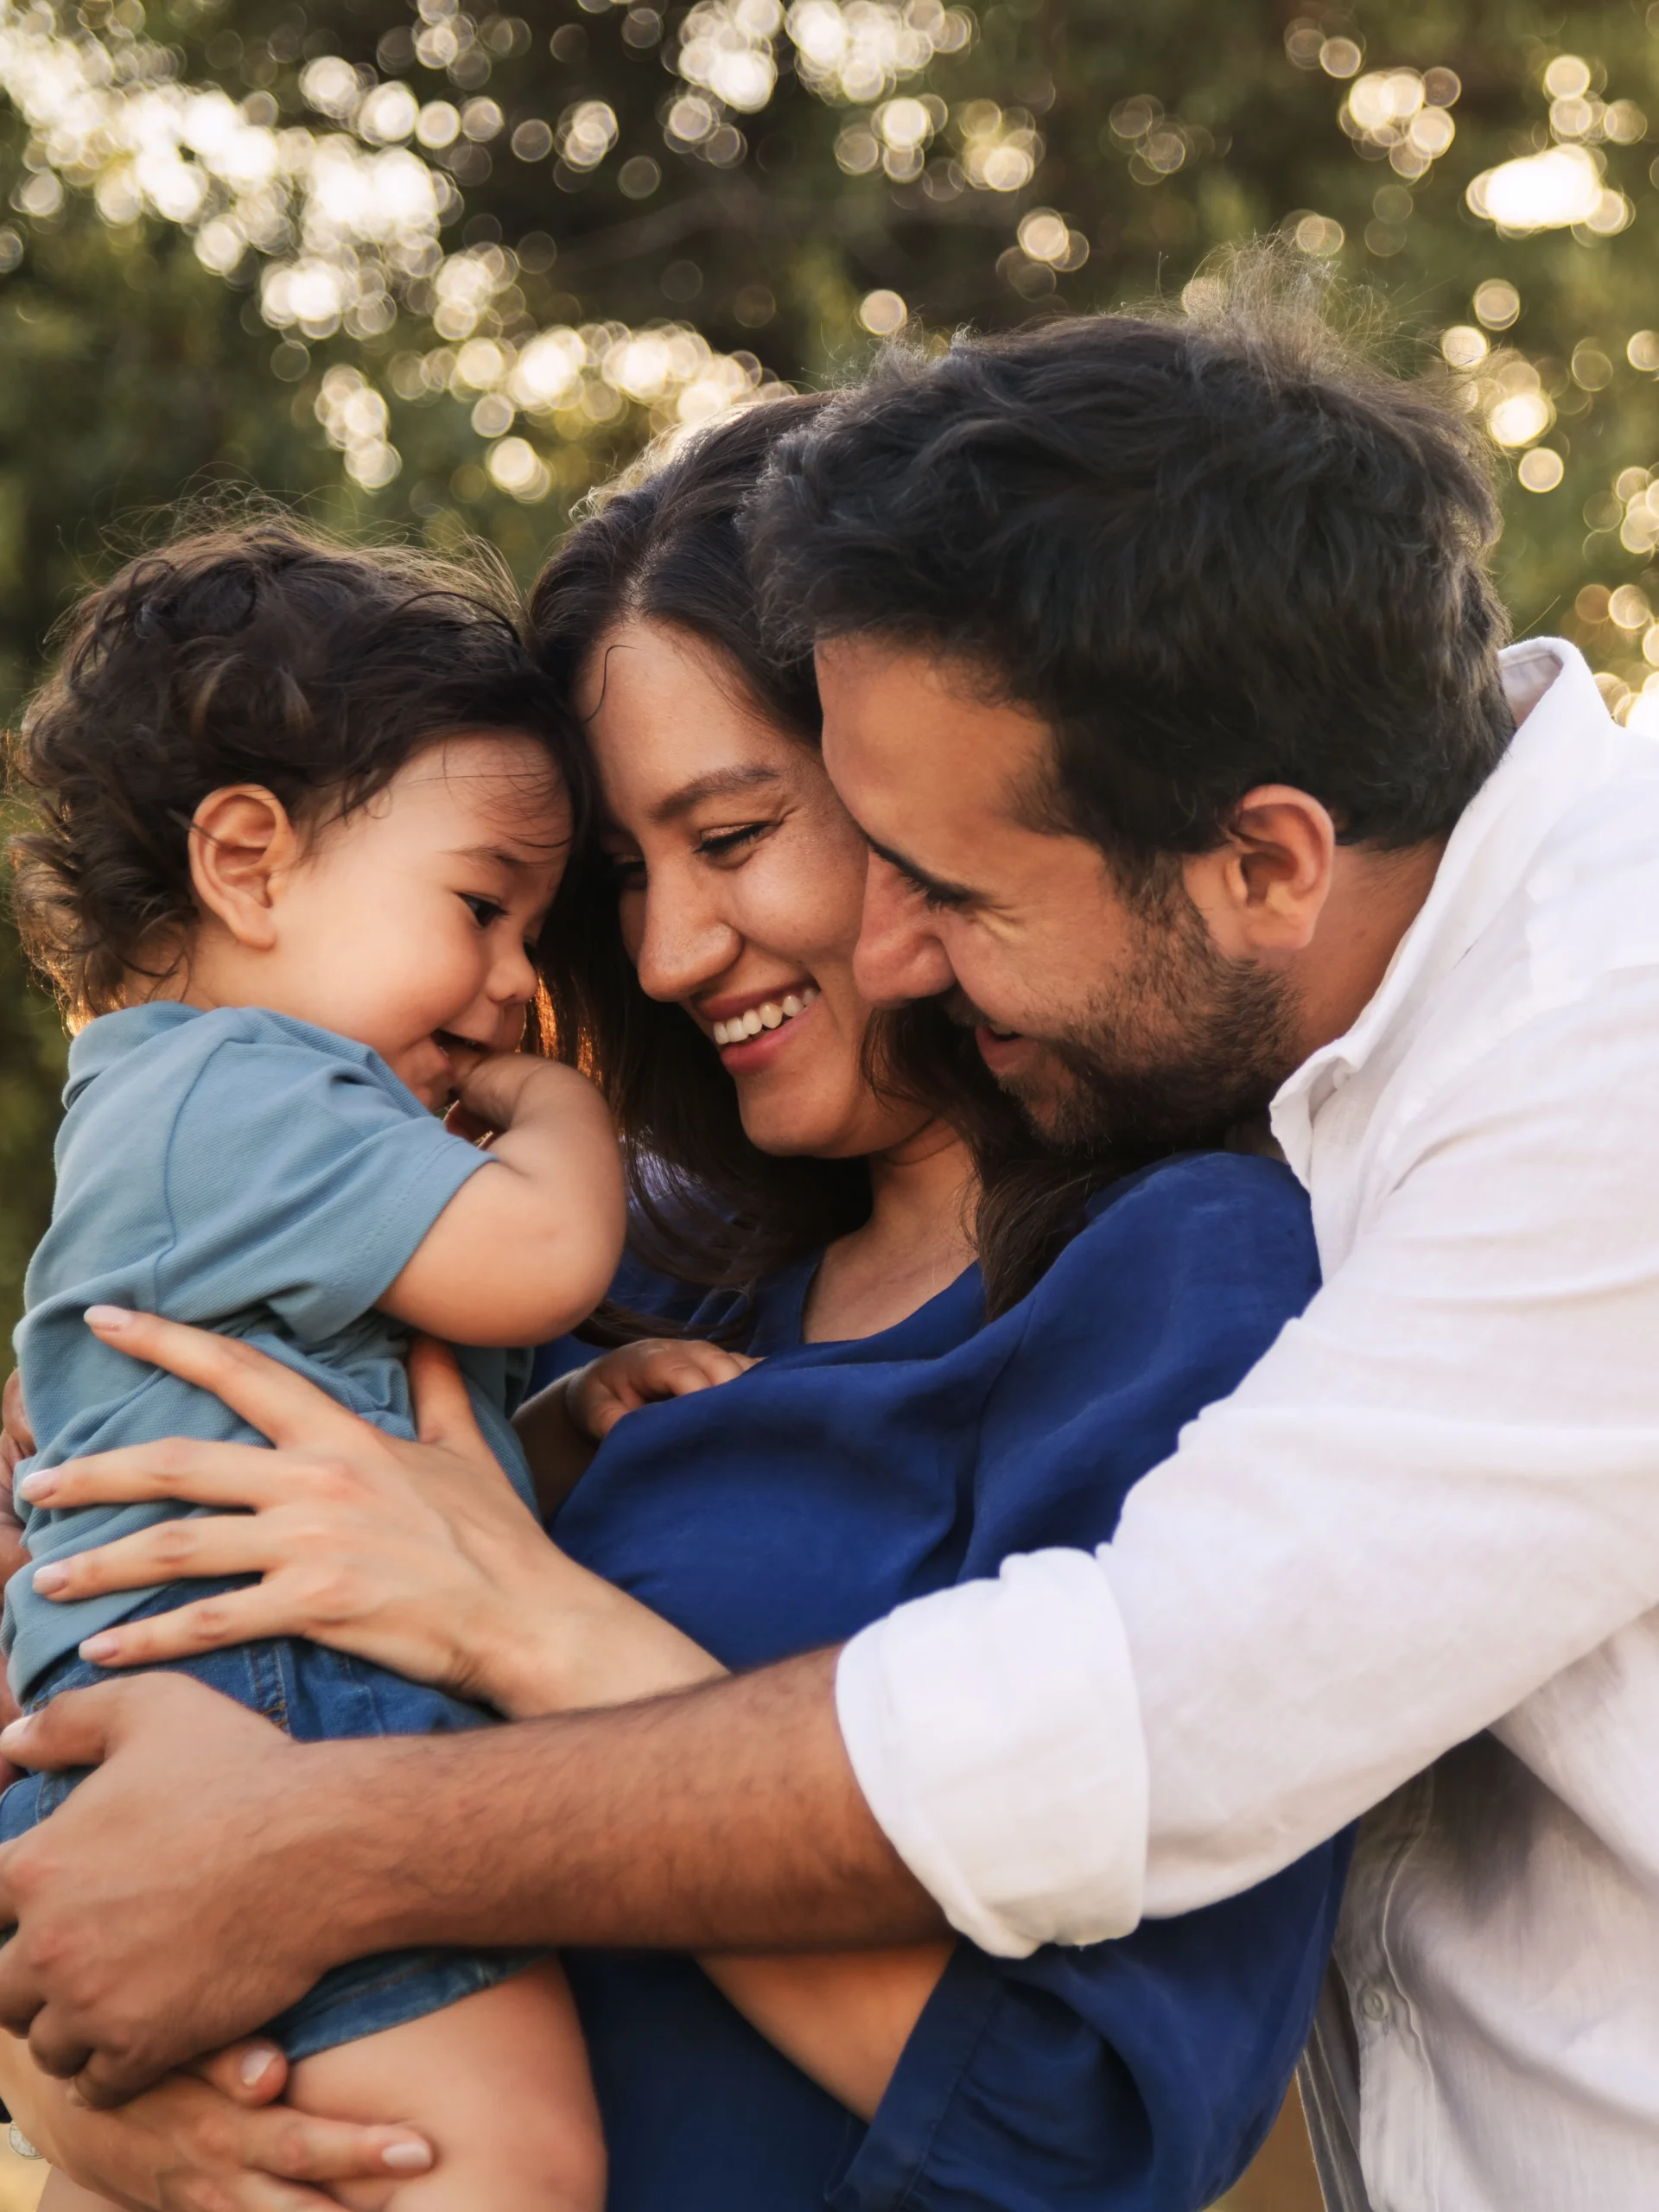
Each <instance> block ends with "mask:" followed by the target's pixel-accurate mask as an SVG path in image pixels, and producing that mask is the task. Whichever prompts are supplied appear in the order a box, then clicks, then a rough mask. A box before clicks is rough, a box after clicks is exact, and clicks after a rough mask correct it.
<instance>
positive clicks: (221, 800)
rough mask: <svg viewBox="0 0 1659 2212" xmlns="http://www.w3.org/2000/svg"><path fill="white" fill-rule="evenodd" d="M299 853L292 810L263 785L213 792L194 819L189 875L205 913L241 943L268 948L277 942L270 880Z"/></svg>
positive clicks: (253, 948) (228, 786)
mask: <svg viewBox="0 0 1659 2212" xmlns="http://www.w3.org/2000/svg"><path fill="white" fill-rule="evenodd" d="M298 856H299V839H298V837H297V836H296V833H295V829H294V825H293V823H292V822H290V821H289V815H288V809H287V808H286V807H285V806H284V805H283V803H282V801H281V799H279V798H277V795H276V793H275V792H274V791H267V790H266V789H265V787H264V785H263V784H226V785H225V786H224V788H223V789H222V790H220V791H209V792H208V794H207V798H205V799H203V801H202V802H201V804H200V806H199V807H198V808H197V809H196V810H195V813H194V816H193V817H191V822H190V880H191V883H192V885H193V886H194V890H195V894H196V897H197V899H198V900H199V901H200V905H201V906H202V909H203V911H204V912H207V913H209V914H212V915H213V916H215V917H216V918H217V919H218V920H219V921H220V922H222V923H223V924H224V925H225V927H226V929H227V930H229V931H230V932H231V934H232V937H234V938H236V940H237V942H238V944H245V945H246V946H247V947H248V948H249V950H251V951H256V952H267V951H269V950H270V947H271V945H272V944H274V943H275V941H276V918H275V916H274V914H273V912H272V885H273V881H274V880H275V878H276V877H277V875H278V874H280V873H281V872H282V871H283V869H284V868H291V867H292V866H293V864H294V862H295V861H296V859H297V858H298Z"/></svg>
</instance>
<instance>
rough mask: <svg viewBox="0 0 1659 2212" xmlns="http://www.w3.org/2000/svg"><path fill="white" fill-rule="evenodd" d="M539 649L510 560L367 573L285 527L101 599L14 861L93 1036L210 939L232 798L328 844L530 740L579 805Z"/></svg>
mask: <svg viewBox="0 0 1659 2212" xmlns="http://www.w3.org/2000/svg"><path fill="white" fill-rule="evenodd" d="M526 639H527V631H526V627H525V622H524V612H523V607H522V602H521V601H520V598H519V594H518V591H517V588H516V587H515V586H514V585H513V584H512V581H511V580H510V578H509V577H508V576H507V575H506V572H505V569H501V568H499V566H498V565H496V564H495V563H493V562H492V561H491V560H490V559H489V558H488V557H487V556H480V558H478V559H477V560H475V561H472V562H468V563H465V564H462V563H459V562H454V561H448V560H442V559H439V558H437V557H435V556H432V555H430V554H428V553H425V552H420V551H415V550H406V549H390V550H388V549H378V548H377V549H370V550H365V549H363V548H360V547H354V546H350V545H347V544H346V543H341V542H339V541H336V540H334V539H331V538H329V537H327V536H326V535H325V534H323V533H322V532H321V531H315V530H312V529H309V528H308V527H306V526H303V525H302V524H299V523H297V522H296V521H294V520H292V519H291V518H289V517H286V516H282V515H270V516H263V517H260V518H257V519H254V520H251V521H246V522H243V523H240V524H234V525H230V526H224V525H221V526H219V527H217V528H209V529H206V530H198V531H188V532H187V533H186V534H184V535H181V536H179V537H175V539H174V540H173V541H172V542H171V543H167V544H164V545H162V547H161V548H160V549H159V550H156V551H153V552H148V553H144V554H143V555H141V556H138V557H137V559H134V560H131V561H130V562H128V563H127V565H126V566H125V567H124V568H123V569H121V570H120V572H119V574H118V575H115V576H113V577H112V578H111V581H110V582H108V583H106V584H105V585H103V586H102V587H101V588H99V589H98V590H95V591H93V592H92V593H90V594H88V595H87V597H86V599H84V600H83V601H81V602H80V603H79V606H77V607H75V608H74V609H73V611H72V612H71V613H70V614H69V615H68V616H67V619H66V621H65V623H64V626H63V628H62V632H61V636H60V657H59V660H58V664H57V666H56V668H55V670H54V673H53V674H52V676H51V677H49V678H48V681H47V682H46V683H45V684H44V685H43V686H42V687H41V690H39V691H38V692H37V693H36V694H35V697H34V699H33V700H32V701H31V702H30V703H29V707H28V708H27V709H26V711H25V713H24V715H23V720H22V728H21V731H20V732H19V733H18V734H16V736H15V737H14V738H13V739H12V740H11V741H10V747H9V750H10V780H11V787H12V791H13V792H14V794H15V795H16V796H17V797H19V798H23V799H25V800H26V801H27V802H28V803H29V807H30V810H31V813H32V815H33V820H34V826H33V827H32V829H29V830H27V831H25V832H24V833H23V834H22V835H21V836H17V837H16V838H14V839H13V841H12V843H11V847H10V857H11V861H12V865H13V868H14V870H15V879H14V886H13V907H14V911H15V913H16V920H17V926H18V931H19V934H20V935H21V937H22V942H23V945H24V948H25V950H27V952H28V953H29V957H30V958H31V959H32V960H33V961H34V963H35V965H36V966H37V967H38V968H39V969H41V972H42V974H43V975H44V976H46V977H47V978H48V981H49V982H51V984H52V986H53V988H54V990H55V991H56V993H57V995H58V998H59V1000H60V1003H61V1004H62V1007H63V1008H64V1012H65V1014H66V1016H67V1019H68V1020H69V1021H70V1023H71V1025H72V1026H79V1024H81V1023H83V1022H85V1021H86V1020H90V1019H91V1018H92V1016H93V1015H95V1014H105V1013H108V1012H109V1011H110V1010H111V1008H112V1007H118V1006H120V1005H121V1004H123V1003H124V1000H125V998H126V997H127V995H129V988H130V978H131V977H132V976H134V975H141V976H153V977H159V976H163V975H165V974H166V973H168V972H169V971H170V969H171V968H172V967H173V966H174V965H175V963H176V960H177V957H178V946H179V942H180V938H181V932H182V931H188V928H189V927H190V925H192V924H193V923H194V921H195V919H196V918H197V907H196V904H195V900H194V896H193V893H192V890H191V880H190V850H189V831H190V823H191V820H192V817H194V813H195V810H196V809H197V807H198V806H199V805H200V803H201V801H202V800H203V799H204V798H206V797H207V794H208V792H209V791H216V790H218V789H219V787H220V786H221V785H226V784H242V783H252V784H262V785H264V786H265V787H266V788H267V789H268V790H269V791H272V792H274V793H275V795H276V796H277V798H279V799H280V800H281V801H282V803H283V805H284V806H285V807H286V808H287V810H288V811H289V815H290V816H291V817H293V819H294V820H295V822H296V824H298V825H301V826H303V827H307V828H315V827H316V826H319V825H320V824H321V823H324V822H327V821H328V820H330V819H334V818H337V817H339V816H340V815H341V814H345V813H349V812H350V811H351V810H353V808H355V807H357V806H360V805H361V804H363V803H364V802H365V800H367V799H370V798H373V797H374V795H375V794H376V792H378V791H381V790H384V788H385V785H387V784H388V783H390V782H391V779H392V778H393V777H394V776H395V775H396V774H397V772H398V770H399V769H400V768H401V767H402V766H404V763H405V762H406V761H407V760H410V759H411V758H412V757H413V756H414V755H415V754H416V753H418V752H420V751H421V750H422V749H423V747H425V746H427V745H429V744H431V743H434V742H435V741H438V740H439V739H442V738H443V737H445V736H448V735H452V734H456V733H459V732H461V731H473V730H490V729H495V730H509V729H510V730H515V731H517V730H522V731H525V732H528V733H529V734H531V735H533V736H535V737H537V738H539V739H541V740H542V741H543V743H544V744H545V745H546V746H547V747H548V750H549V753H550V756H551V758H552V760H553V761H554V763H555V764H556V766H557V768H558V770H559V771H560V772H561V773H562V774H563V777H564V779H565V780H566V782H567V784H568V785H569V787H570V790H571V792H572V796H573V798H576V799H577V800H578V802H580V799H581V796H582V788H583V786H582V760H581V755H580V752H579V748H578V747H577V746H576V744H575V740H574V738H573V735H572V734H571V732H570V729H569V723H568V721H566V719H565V718H564V716H563V714H562V712H561V709H560V708H559V704H558V702H557V700H556V696H555V695H554V693H553V691H552V690H551V687H550V684H549V683H548V680H547V678H546V677H545V676H543V674H542V673H541V671H540V670H539V669H538V667H537V662H536V659H535V657H534V655H533V653H532V652H531V649H530V647H529V645H528V644H527V642H526ZM157 962H159V963H160V964H159V965H157V964H156V963H157ZM147 963H148V964H147Z"/></svg>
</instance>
